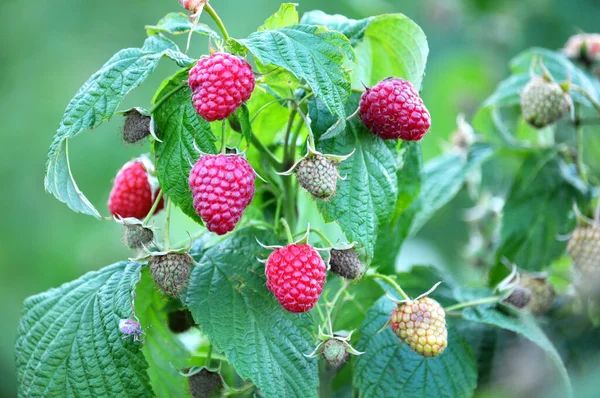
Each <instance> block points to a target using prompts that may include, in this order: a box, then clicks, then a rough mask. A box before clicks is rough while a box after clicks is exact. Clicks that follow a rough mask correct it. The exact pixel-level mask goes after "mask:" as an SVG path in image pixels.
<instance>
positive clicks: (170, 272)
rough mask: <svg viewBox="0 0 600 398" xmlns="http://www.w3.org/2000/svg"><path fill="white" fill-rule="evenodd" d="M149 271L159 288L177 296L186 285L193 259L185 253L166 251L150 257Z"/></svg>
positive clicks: (172, 295)
mask: <svg viewBox="0 0 600 398" xmlns="http://www.w3.org/2000/svg"><path fill="white" fill-rule="evenodd" d="M149 263H150V272H151V273H152V277H153V278H154V281H155V282H156V284H157V285H158V286H159V287H160V289H161V290H162V291H163V292H164V293H166V294H167V295H169V296H171V297H175V298H177V297H179V295H180V294H181V292H182V291H183V289H185V287H186V286H187V281H188V277H189V275H190V271H191V269H192V264H193V263H194V260H193V259H192V257H190V255H189V254H187V253H167V254H162V255H156V256H153V257H152V258H151V259H150V262H149Z"/></svg>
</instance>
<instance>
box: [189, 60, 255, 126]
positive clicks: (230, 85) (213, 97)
mask: <svg viewBox="0 0 600 398" xmlns="http://www.w3.org/2000/svg"><path fill="white" fill-rule="evenodd" d="M188 84H189V86H190V88H191V89H192V93H193V97H192V100H193V103H194V107H195V108H196V111H197V112H198V114H199V115H200V116H202V118H204V119H205V120H208V121H209V122H212V121H215V120H223V119H226V118H227V117H228V116H229V115H231V114H232V113H233V112H234V111H235V110H236V109H237V108H238V107H239V106H240V105H242V103H244V102H246V101H248V100H249V99H250V96H251V95H252V91H254V85H255V80H254V73H253V72H252V67H251V66H250V64H249V63H248V62H246V61H245V60H244V59H242V58H240V57H236V56H235V55H231V54H227V53H215V54H212V55H211V56H209V57H206V58H202V59H200V60H199V61H198V63H197V64H196V65H195V66H194V67H193V68H192V69H191V70H190V75H189V79H188Z"/></svg>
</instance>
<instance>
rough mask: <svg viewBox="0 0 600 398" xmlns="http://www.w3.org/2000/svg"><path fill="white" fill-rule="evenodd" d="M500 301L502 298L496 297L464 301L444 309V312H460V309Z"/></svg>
mask: <svg viewBox="0 0 600 398" xmlns="http://www.w3.org/2000/svg"><path fill="white" fill-rule="evenodd" d="M501 300H502V297H496V296H494V297H486V298H482V299H478V300H473V301H466V302H464V303H458V304H454V305H451V306H450V307H446V308H444V310H445V311H446V312H452V311H456V310H460V309H461V308H468V307H475V306H477V305H483V304H492V303H497V302H499V301H501Z"/></svg>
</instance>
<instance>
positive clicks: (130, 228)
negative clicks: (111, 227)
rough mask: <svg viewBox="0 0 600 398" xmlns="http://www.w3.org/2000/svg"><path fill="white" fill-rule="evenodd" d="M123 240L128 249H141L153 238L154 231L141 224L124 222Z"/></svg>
mask: <svg viewBox="0 0 600 398" xmlns="http://www.w3.org/2000/svg"><path fill="white" fill-rule="evenodd" d="M123 240H124V241H125V244H126V245H127V247H128V248H130V249H141V248H143V247H146V246H148V245H149V244H150V243H152V241H153V240H154V232H152V230H151V229H150V228H148V227H145V226H143V225H142V224H125V231H124V233H123Z"/></svg>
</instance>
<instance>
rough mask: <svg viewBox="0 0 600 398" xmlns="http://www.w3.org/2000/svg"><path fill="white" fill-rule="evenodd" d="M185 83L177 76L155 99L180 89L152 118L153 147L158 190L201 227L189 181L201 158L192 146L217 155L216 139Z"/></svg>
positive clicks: (183, 77) (182, 78) (182, 74)
mask: <svg viewBox="0 0 600 398" xmlns="http://www.w3.org/2000/svg"><path fill="white" fill-rule="evenodd" d="M186 79H187V72H186V71H180V72H178V73H177V74H175V76H173V77H172V78H170V79H168V80H167V81H165V82H164V83H163V86H162V87H161V89H160V90H159V92H158V95H157V96H156V98H155V99H154V102H155V103H157V102H159V101H161V99H162V98H163V97H165V96H167V95H169V94H171V93H172V92H173V90H176V89H177V88H178V87H180V88H179V90H178V91H176V92H175V94H171V95H170V97H168V99H166V100H165V101H164V102H163V103H162V104H161V105H160V106H159V107H158V109H156V110H155V112H154V114H153V117H154V127H155V130H156V134H157V136H158V138H159V139H160V140H161V141H162V142H159V141H155V143H154V152H155V154H156V172H157V175H158V181H159V183H160V186H161V188H162V189H163V191H164V192H166V193H167V194H168V195H169V197H170V198H171V200H172V201H173V203H174V204H175V205H176V206H178V207H179V208H180V209H181V210H182V211H183V212H184V213H185V214H186V215H187V216H188V217H190V218H192V219H194V220H195V221H196V222H198V223H202V220H201V219H200V217H199V216H198V214H197V213H196V211H195V210H194V203H193V199H192V192H191V191H190V187H189V185H188V178H189V176H190V170H191V169H192V164H193V162H195V161H197V160H198V158H199V157H200V153H198V151H197V150H196V149H195V148H194V142H195V145H196V146H197V147H198V148H199V149H200V150H201V151H202V152H205V153H216V148H215V144H214V141H215V137H214V135H213V133H212V130H211V129H210V123H208V122H207V121H206V120H204V119H202V118H201V117H200V116H199V115H198V113H197V112H196V110H195V109H194V105H193V103H192V92H191V90H190V88H189V87H188V86H187V84H185V81H186ZM182 85H183V86H182Z"/></svg>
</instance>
